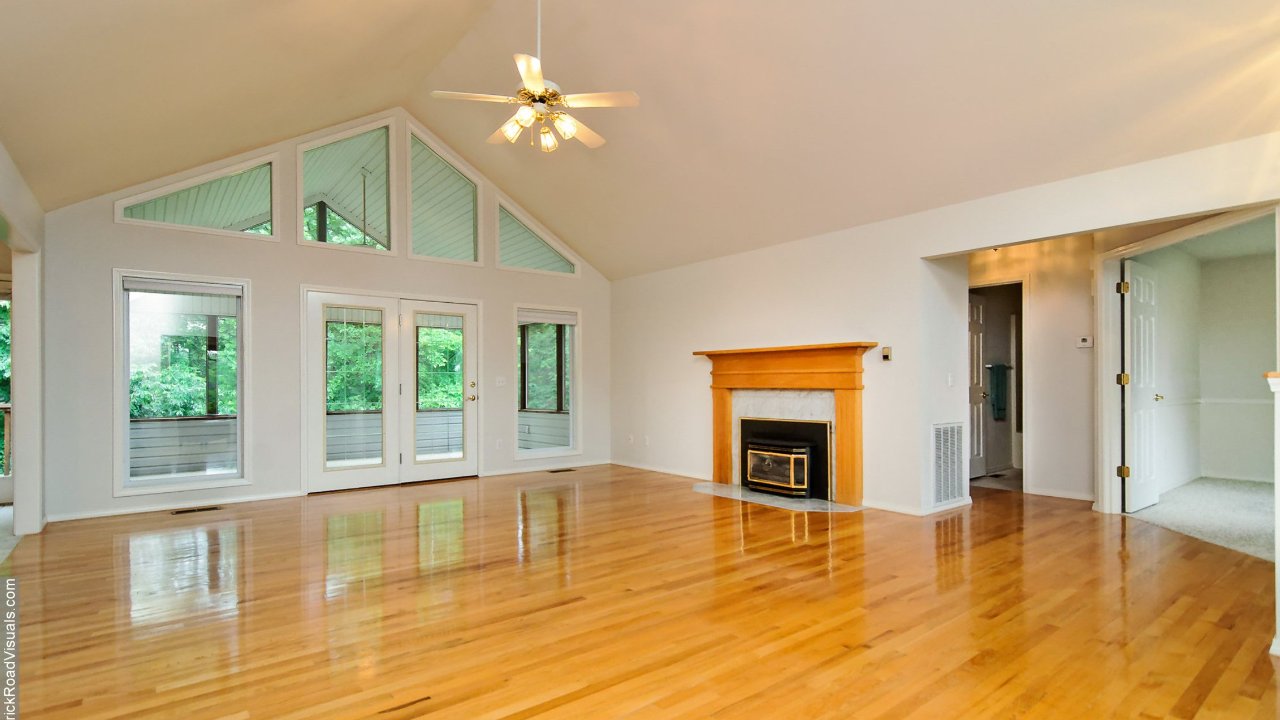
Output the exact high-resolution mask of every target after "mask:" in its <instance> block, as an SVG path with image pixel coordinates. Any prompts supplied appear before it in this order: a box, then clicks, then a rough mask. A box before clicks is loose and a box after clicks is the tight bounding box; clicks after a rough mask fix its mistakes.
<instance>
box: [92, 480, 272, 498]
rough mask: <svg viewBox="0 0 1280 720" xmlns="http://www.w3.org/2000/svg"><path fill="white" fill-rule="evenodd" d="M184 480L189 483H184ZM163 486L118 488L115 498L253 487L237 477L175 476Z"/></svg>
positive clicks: (247, 481)
mask: <svg viewBox="0 0 1280 720" xmlns="http://www.w3.org/2000/svg"><path fill="white" fill-rule="evenodd" d="M194 478H204V480H203V481H201V482H192V481H191V480H193V479H194ZM184 479H186V480H187V481H186V482H184ZM165 480H166V482H165V483H163V484H156V485H145V486H140V487H118V488H116V491H115V495H114V497H134V496H137V495H159V494H163V493H175V492H187V491H191V490H213V489H216V488H225V487H240V486H244V485H251V484H252V483H250V482H249V480H248V478H245V477H241V476H237V477H226V476H223V477H217V476H215V477H207V476H204V475H175V476H173V477H169V478H166V479H165Z"/></svg>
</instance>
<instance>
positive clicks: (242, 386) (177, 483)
mask: <svg viewBox="0 0 1280 720" xmlns="http://www.w3.org/2000/svg"><path fill="white" fill-rule="evenodd" d="M126 277H130V278H139V279H144V280H161V281H169V282H182V283H192V284H206V285H236V286H239V287H240V293H241V294H240V318H239V321H238V325H239V328H240V339H239V348H238V349H239V353H240V362H239V363H238V365H239V371H240V383H239V388H238V390H237V393H236V415H237V418H238V420H239V423H238V425H239V430H240V443H239V454H240V459H239V472H238V473H236V474H235V475H234V476H233V475H230V474H227V475H215V476H208V475H204V474H201V473H191V474H185V475H174V476H169V477H167V478H166V480H168V481H169V482H163V483H156V484H154V485H146V486H144V487H126V486H125V483H126V482H128V480H129V357H128V352H129V343H128V338H127V336H126V333H127V332H128V328H129V318H128V300H127V297H126V292H127V291H126V290H125V289H124V279H125V278H126ZM112 284H113V291H112V298H113V310H114V314H115V323H114V336H113V344H114V362H113V363H112V372H113V373H114V375H113V378H112V386H113V387H114V388H115V392H114V396H115V397H114V400H115V413H114V422H112V433H111V434H112V446H113V447H112V451H113V454H114V457H115V460H114V462H113V463H112V466H113V472H112V475H113V476H114V483H113V491H112V495H113V497H131V496H136V495H156V494H161V493H173V492H186V491H192V490H208V489H211V488H224V487H236V486H243V485H252V484H253V482H252V478H251V475H250V472H249V467H250V462H251V458H252V457H253V452H252V450H253V448H252V439H253V431H252V430H253V427H252V425H253V419H252V418H253V413H252V410H251V407H250V406H251V399H252V397H253V395H252V383H251V369H250V366H251V363H250V362H249V358H250V357H252V355H251V350H252V346H251V342H252V340H251V339H252V337H253V332H252V325H251V322H252V321H251V315H252V313H251V312H250V308H251V307H252V289H251V287H250V282H249V280H248V279H245V278H226V277H214V276H206V275H186V274H174V273H164V272H154V271H149V270H126V269H122V268H115V269H114V270H112ZM187 478H206V479H205V480H203V481H191V480H187Z"/></svg>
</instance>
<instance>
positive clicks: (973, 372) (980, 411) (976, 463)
mask: <svg viewBox="0 0 1280 720" xmlns="http://www.w3.org/2000/svg"><path fill="white" fill-rule="evenodd" d="M985 313H986V305H985V301H984V300H983V298H982V297H980V296H977V295H974V294H972V293H970V295H969V478H970V479H973V478H976V477H982V476H983V475H986V474H987V452H986V435H985V434H986V420H985V416H986V404H987V403H986V401H987V374H986V370H985V369H984V363H983V360H984V354H983V351H982V343H983V335H984V327H985V326H984V323H985Z"/></svg>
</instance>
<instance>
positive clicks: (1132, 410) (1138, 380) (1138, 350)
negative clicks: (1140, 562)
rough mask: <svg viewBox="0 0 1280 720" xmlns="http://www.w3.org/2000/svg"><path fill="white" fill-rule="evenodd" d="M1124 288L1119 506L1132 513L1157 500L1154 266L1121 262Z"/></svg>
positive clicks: (1156, 300)
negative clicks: (1125, 473)
mask: <svg viewBox="0 0 1280 720" xmlns="http://www.w3.org/2000/svg"><path fill="white" fill-rule="evenodd" d="M1124 278H1125V280H1126V281H1128V283H1129V293H1128V294H1127V295H1126V296H1125V299H1124V327H1125V344H1124V350H1125V352H1124V368H1125V372H1127V373H1129V384H1128V385H1127V386H1125V388H1124V390H1123V392H1124V411H1125V412H1124V417H1125V422H1124V457H1125V465H1127V466H1128V467H1129V473H1130V474H1129V477H1128V478H1124V480H1123V483H1124V511H1125V512H1135V511H1137V510H1141V509H1142V508H1144V507H1149V506H1151V505H1154V504H1155V503H1156V501H1157V500H1159V499H1160V491H1159V485H1158V482H1157V478H1156V455H1155V454H1156V447H1155V446H1156V443H1155V433H1156V405H1157V403H1159V402H1160V401H1161V400H1162V399H1163V397H1162V396H1161V395H1160V394H1159V384H1158V383H1159V381H1160V378H1158V377H1156V353H1157V352H1159V347H1158V345H1157V343H1158V342H1159V337H1158V336H1157V334H1156V310H1157V302H1158V298H1157V292H1158V291H1159V283H1158V276H1157V273H1156V271H1155V270H1154V269H1152V268H1150V267H1148V266H1146V265H1143V264H1141V263H1138V262H1134V261H1133V260H1125V261H1124Z"/></svg>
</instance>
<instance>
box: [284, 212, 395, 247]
mask: <svg viewBox="0 0 1280 720" xmlns="http://www.w3.org/2000/svg"><path fill="white" fill-rule="evenodd" d="M319 207H320V204H319V203H316V204H315V205H308V206H307V207H305V208H303V210H302V230H303V233H304V235H303V236H304V237H305V238H306V239H308V240H312V241H316V242H327V243H330V244H333V245H351V246H354V247H376V248H381V249H383V250H385V249H386V247H385V246H384V245H383V244H382V243H380V242H378V241H377V240H376V239H375V238H374V237H373V236H372V235H366V234H365V233H364V232H363V231H361V230H360V228H358V227H356V226H355V225H354V224H353V223H351V222H350V221H348V220H347V219H346V218H344V217H342V216H341V215H339V214H338V213H336V212H334V210H333V208H331V207H329V206H328V205H326V206H325V237H324V238H321V237H320V221H319V217H320V213H319V212H318V210H319Z"/></svg>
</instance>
